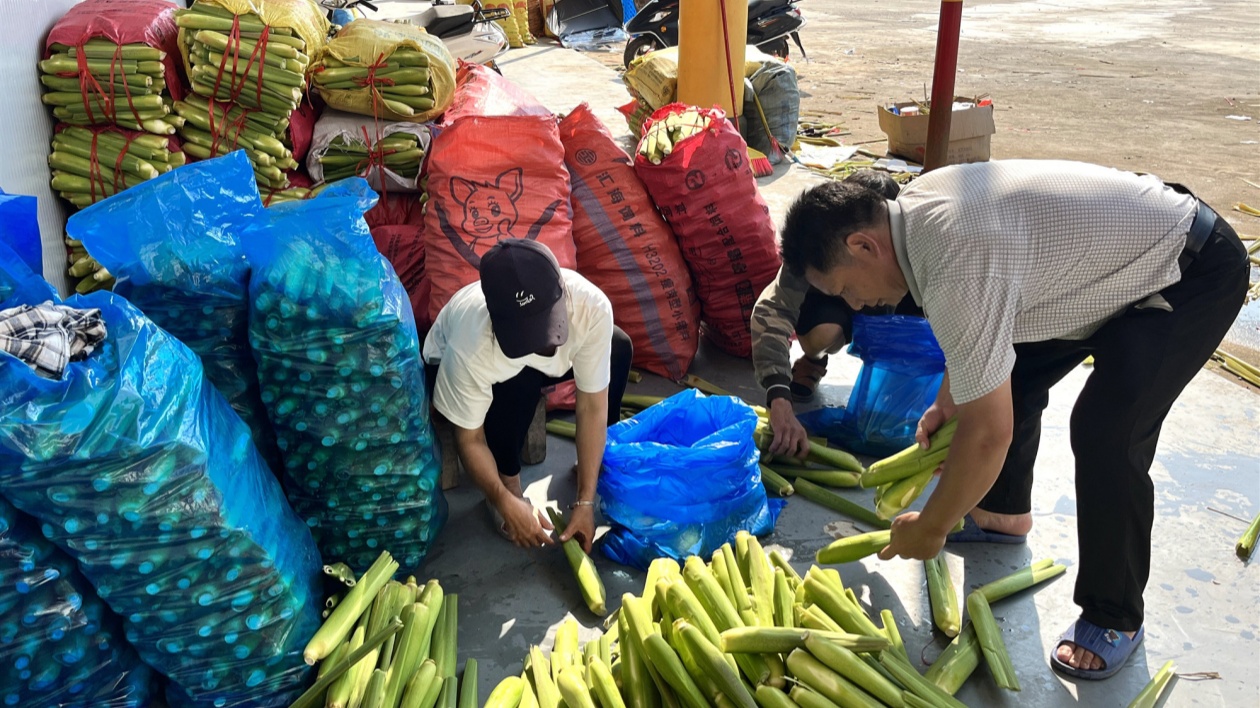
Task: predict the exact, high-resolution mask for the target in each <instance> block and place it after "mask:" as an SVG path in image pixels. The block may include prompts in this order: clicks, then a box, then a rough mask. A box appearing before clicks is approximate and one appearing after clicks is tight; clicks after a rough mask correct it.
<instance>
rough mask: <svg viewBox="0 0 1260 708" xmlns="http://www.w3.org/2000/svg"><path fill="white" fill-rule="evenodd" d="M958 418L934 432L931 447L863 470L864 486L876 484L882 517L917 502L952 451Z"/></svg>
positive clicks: (900, 454)
mask: <svg viewBox="0 0 1260 708" xmlns="http://www.w3.org/2000/svg"><path fill="white" fill-rule="evenodd" d="M957 427H958V420H957V419H952V420H950V421H949V422H947V423H945V425H942V426H941V428H940V429H939V430H937V431H936V432H935V433H933V434H932V436H931V438H930V439H929V441H928V443H929V444H928V449H927V450H924V449H922V448H920V447H919V446H918V445H911V446H910V447H908V448H906V449H905V450H902V451H901V452H898V453H897V454H895V455H893V456H891V457H887V458H885V459H883V460H880V461H879V462H876V463H874V464H872V465H871V466H870V468H869V469H867V470H866V471H865V472H863V473H862V477H861V484H862V486H863V487H867V488H869V487H875V508H876V511H877V513H878V514H879V517H880V518H881V519H891V518H892V517H894V516H896V515H897V514H900V513H901V512H902V511H904V510H905V508H906V507H908V506H910V505H911V504H912V503H914V500H915V499H918V498H919V495H921V494H923V490H924V489H926V488H927V485H928V483H929V482H931V481H932V475H933V474H934V473H935V472H936V469H937V468H938V467H940V466H941V465H942V464H943V463H944V462H945V458H946V456H948V455H949V445H950V442H951V441H952V440H953V439H954V430H955V429H956V428H957Z"/></svg>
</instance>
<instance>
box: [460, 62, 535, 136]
mask: <svg viewBox="0 0 1260 708" xmlns="http://www.w3.org/2000/svg"><path fill="white" fill-rule="evenodd" d="M548 115H551V111H549V110H547V108H546V106H544V105H543V104H541V103H539V102H538V99H536V98H534V97H533V96H531V95H530V94H529V92H527V91H525V90H524V89H522V88H521V87H519V86H517V85H516V84H514V83H512V82H511V81H508V80H507V79H505V78H503V77H502V76H499V75H498V74H497V73H495V71H494V70H493V69H491V68H489V67H487V66H482V65H481V64H470V63H468V62H466V61H461V62H460V63H459V69H458V70H457V71H456V72H455V98H454V99H452V100H451V105H450V106H449V107H448V108H447V109H446V113H445V114H443V118H442V124H443V125H453V124H454V123H455V121H457V120H459V119H460V118H467V117H468V116H548Z"/></svg>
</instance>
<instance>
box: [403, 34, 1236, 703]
mask: <svg viewBox="0 0 1260 708" xmlns="http://www.w3.org/2000/svg"><path fill="white" fill-rule="evenodd" d="M501 66H502V69H503V72H504V74H505V75H506V76H507V77H508V78H510V79H512V80H513V81H515V82H516V83H517V84H519V85H521V86H522V87H524V88H526V89H527V90H529V91H530V92H532V93H533V94H534V95H535V96H537V97H538V98H539V99H540V100H542V101H543V102H544V103H545V104H547V105H548V106H549V107H550V108H551V109H552V110H555V111H557V112H564V111H567V110H570V109H571V108H572V107H573V106H574V105H576V104H577V103H579V102H580V101H583V100H584V101H587V102H589V103H590V104H591V105H592V107H593V108H594V109H595V111H596V114H597V115H599V116H600V117H601V118H602V119H604V121H605V123H606V124H607V125H608V127H609V129H610V130H611V131H612V132H613V133H614V135H618V136H622V137H623V138H626V139H627V140H628V135H627V130H626V127H625V122H624V120H622V119H621V117H620V114H618V113H616V111H615V107H616V106H618V105H621V104H622V103H625V102H626V101H627V100H628V98H627V96H626V94H625V92H624V90H623V89H622V88H621V85H620V82H619V80H618V78H617V76H616V74H615V72H613V71H611V70H609V69H607V68H605V67H603V66H601V65H599V64H598V63H597V62H595V61H593V60H592V59H590V58H589V57H587V56H584V55H581V54H578V53H574V52H569V51H566V50H562V49H560V48H558V47H555V46H539V47H535V48H531V49H526V50H516V51H513V52H511V53H509V54H508V55H507V56H506V61H503V62H501ZM627 144H628V143H627ZM996 156H997V157H1017V156H1018V155H996ZM814 179H815V178H814V177H812V176H811V175H809V174H808V173H802V172H800V171H798V170H795V169H793V170H787V169H784V168H780V170H779V171H778V172H777V173H776V175H775V176H774V177H771V178H766V179H764V180H761V187H762V193H763V195H764V196H765V197H766V199H767V201H768V202H769V203H770V205H771V209H772V212H773V214H774V215H775V217H776V218H778V217H779V216H781V214H782V213H783V210H784V209H785V208H786V206H787V204H788V203H790V201H791V200H792V199H793V198H794V197H795V195H796V194H798V193H799V192H800V191H801V190H802V189H803V188H805V187H807V186H808V185H809V184H811V183H812V181H813V180H814ZM857 369H858V364H857V362H856V360H854V359H853V358H851V357H848V356H844V355H840V356H837V357H834V358H833V365H832V370H831V371H830V372H829V375H828V377H827V379H826V381H825V382H824V385H823V388H822V392H823V398H824V399H825V401H826V402H827V403H829V404H832V405H838V404H841V403H843V402H844V400H845V399H846V397H847V396H848V391H849V384H851V382H852V381H853V379H854V376H855V375H856V372H857ZM692 373H695V374H697V375H699V376H702V377H704V378H706V379H708V380H710V381H712V382H714V383H716V384H719V385H721V386H724V387H726V388H728V389H730V390H732V391H734V392H736V393H738V394H740V395H742V396H744V397H745V398H747V399H748V400H752V401H758V400H759V399H760V397H761V393H760V391H759V390H758V389H757V388H756V386H755V384H754V382H753V380H752V375H751V368H750V366H749V365H748V363H747V362H745V361H741V360H737V359H733V358H731V357H728V356H726V355H724V354H721V353H719V352H717V351H715V350H714V349H712V348H711V347H708V346H702V348H701V354H700V356H699V357H698V358H697V360H696V363H695V364H694V365H693V367H692ZM1088 375H1089V371H1088V369H1086V368H1081V369H1078V370H1077V371H1075V372H1073V373H1072V374H1071V375H1069V376H1068V377H1067V378H1066V379H1065V380H1064V381H1063V382H1062V383H1061V384H1060V385H1059V386H1058V387H1056V388H1055V389H1054V391H1053V392H1052V394H1051V400H1050V407H1049V409H1048V410H1047V411H1046V414H1045V422H1044V433H1043V436H1042V445H1041V455H1040V458H1039V460H1038V464H1037V474H1038V479H1037V484H1036V488H1035V498H1034V509H1033V513H1034V516H1035V518H1036V526H1035V528H1034V530H1033V532H1032V534H1031V535H1030V538H1029V543H1028V545H1027V546H1026V547H1025V546H1017V547H992V546H989V547H985V546H976V547H971V548H967V547H953V546H951V547H949V548H948V549H947V550H948V552H949V563H950V568H951V571H952V574H953V577H954V581H955V583H956V585H957V586H958V588H959V590H960V592H965V591H966V590H969V589H971V588H974V587H975V586H977V585H979V584H982V583H984V582H987V581H989V580H992V579H994V578H996V577H999V576H1001V575H1004V574H1006V573H1008V572H1011V571H1012V570H1014V569H1016V568H1019V567H1022V566H1023V565H1026V564H1027V563H1028V562H1029V561H1030V560H1036V559H1040V558H1045V557H1052V558H1055V559H1056V560H1058V561H1059V562H1062V563H1065V564H1066V565H1068V572H1067V574H1066V575H1065V576H1064V577H1061V578H1059V579H1057V580H1055V581H1053V582H1052V583H1050V584H1048V585H1047V586H1045V587H1042V588H1040V589H1039V590H1038V591H1037V592H1036V593H1025V594H1023V595H1020V596H1017V597H1014V598H1011V599H1009V600H1005V601H1003V602H1002V603H1000V604H998V605H997V606H995V607H994V612H995V614H996V616H997V619H998V622H999V625H1000V626H1001V627H1002V628H1003V630H1004V631H1005V633H1006V641H1007V645H1008V647H1009V649H1010V651H1011V654H1012V659H1013V661H1014V664H1015V668H1016V671H1017V673H1018V675H1019V678H1020V681H1021V683H1022V684H1023V691H1022V692H1021V693H1019V694H1011V693H1004V692H1001V691H1000V690H999V689H997V688H996V687H995V686H994V684H993V682H992V680H991V679H990V678H989V676H988V672H987V669H985V668H984V667H981V668H980V669H979V670H977V672H976V673H975V674H974V675H973V677H972V679H971V680H970V681H969V682H968V683H967V685H966V686H964V687H963V689H962V690H961V691H960V693H959V698H960V699H961V700H963V701H964V702H966V703H967V704H969V705H972V706H1002V705H1012V706H1013V705H1017V704H1019V705H1023V706H1026V707H1028V708H1032V707H1040V706H1070V705H1083V706H1126V705H1128V703H1129V701H1130V700H1131V699H1132V697H1133V696H1134V695H1136V693H1137V692H1138V691H1139V690H1140V689H1141V687H1142V686H1143V685H1144V684H1145V683H1146V681H1147V679H1148V678H1149V676H1150V675H1151V674H1153V673H1154V672H1155V671H1156V670H1157V669H1158V668H1159V666H1160V665H1161V664H1162V663H1163V662H1164V661H1165V660H1167V659H1173V660H1175V661H1176V662H1177V666H1178V670H1179V671H1181V672H1186V673H1188V672H1217V673H1218V674H1219V675H1220V677H1221V678H1220V679H1219V680H1203V681H1199V680H1189V679H1178V680H1177V681H1176V682H1175V683H1174V686H1173V689H1172V693H1171V695H1170V697H1169V699H1168V700H1167V702H1166V703H1165V705H1167V706H1189V705H1205V706H1218V705H1260V676H1258V675H1257V674H1258V672H1257V668H1260V662H1258V661H1257V655H1258V653H1260V643H1258V639H1257V635H1260V569H1258V568H1257V567H1255V563H1253V564H1251V565H1244V564H1242V563H1241V562H1240V561H1238V559H1237V558H1235V556H1234V553H1233V546H1234V542H1235V540H1236V539H1237V537H1238V535H1239V534H1241V533H1242V531H1243V529H1244V527H1245V524H1244V523H1242V522H1239V521H1235V520H1233V519H1230V518H1228V517H1226V516H1224V515H1222V514H1219V513H1216V512H1214V511H1212V510H1213V509H1215V510H1219V511H1222V512H1227V513H1229V514H1233V515H1235V516H1238V517H1243V518H1251V517H1252V516H1253V515H1255V514H1256V512H1257V510H1258V507H1260V395H1257V393H1256V392H1255V391H1254V390H1251V389H1246V388H1243V387H1242V386H1240V385H1238V384H1237V383H1235V382H1234V381H1231V380H1227V379H1225V378H1223V377H1222V376H1221V375H1219V374H1216V373H1213V372H1209V371H1204V372H1202V373H1201V374H1200V375H1199V376H1198V377H1196V378H1195V380H1194V381H1193V382H1192V383H1191V384H1190V386H1189V387H1188V389H1187V390H1186V392H1185V394H1184V395H1183V396H1182V399H1181V400H1180V401H1179V402H1178V403H1177V405H1176V406H1175V407H1174V408H1173V410H1172V413H1171V414H1170V415H1169V418H1168V420H1167V423H1166V424H1165V426H1164V433H1163V439H1162V441H1161V445H1160V449H1159V454H1158V456H1157V458H1156V462H1155V465H1154V468H1153V470H1152V473H1151V474H1152V478H1153V479H1154V482H1155V488H1156V506H1157V517H1156V522H1155V529H1154V563H1153V568H1152V574H1151V580H1150V584H1149V586H1148V588H1147V591H1146V604H1147V617H1148V622H1147V639H1146V641H1145V643H1144V645H1143V646H1141V647H1140V648H1139V649H1138V651H1137V652H1136V654H1135V655H1134V658H1133V659H1132V660H1131V662H1130V666H1128V667H1126V669H1125V670H1124V671H1122V672H1121V673H1120V674H1119V675H1118V676H1116V677H1115V678H1113V679H1111V680H1109V681H1105V682H1101V683H1090V682H1074V681H1070V680H1066V679H1063V678H1060V677H1059V676H1057V675H1056V674H1054V673H1053V672H1052V671H1051V670H1050V668H1049V667H1048V665H1047V656H1048V655H1049V652H1050V651H1051V650H1052V648H1053V647H1054V645H1055V644H1056V640H1057V638H1058V636H1059V634H1060V633H1061V632H1062V631H1063V630H1064V629H1065V628H1066V627H1067V625H1068V624H1069V623H1070V622H1071V621H1072V620H1073V619H1075V618H1076V616H1077V608H1076V607H1075V605H1073V603H1072V600H1071V593H1072V583H1073V582H1074V580H1075V567H1074V566H1075V559H1076V557H1077V551H1076V541H1075V524H1074V519H1075V509H1076V504H1075V494H1074V491H1073V485H1072V475H1073V471H1072V470H1073V466H1072V457H1071V455H1072V453H1071V449H1070V445H1069V441H1068V428H1067V426H1068V418H1069V415H1070V413H1071V408H1072V404H1073V402H1074V401H1075V398H1076V395H1077V394H1078V393H1079V391H1080V389H1081V386H1082V385H1083V383H1084V381H1085V379H1086V378H1087V377H1088ZM631 390H632V392H635V393H648V394H668V393H672V392H674V391H677V390H678V388H677V387H676V386H675V385H673V384H672V383H670V382H667V381H664V380H661V379H658V378H655V377H645V381H644V383H642V384H639V385H636V386H632V387H631ZM573 461H574V448H573V445H572V443H570V442H568V441H564V440H559V439H556V438H551V439H550V440H549V444H548V457H547V461H546V462H545V463H544V464H542V465H537V466H533V467H529V468H526V470H525V471H524V473H523V480H524V482H525V487H526V493H527V496H529V498H531V499H532V500H533V501H535V503H537V504H540V505H541V504H545V503H548V502H550V503H553V504H554V503H559V504H560V505H561V506H562V507H563V506H567V504H568V503H569V502H570V501H572V498H573V480H572V478H571V474H570V471H569V470H570V467H571V466H572V464H573ZM851 494H852V496H853V497H854V498H861V499H863V500H866V501H869V499H868V498H867V497H868V493H858V492H854V493H851ZM448 499H449V501H450V505H451V518H450V521H449V523H448V526H447V528H446V530H445V532H444V533H443V534H442V537H441V539H440V540H439V542H438V544H437V546H436V547H435V549H434V552H433V554H432V556H431V559H430V561H429V563H428V564H427V566H426V567H425V568H424V575H426V576H431V577H439V578H441V579H442V582H443V585H444V587H446V588H447V589H448V592H457V593H459V594H460V610H461V615H462V617H461V623H460V624H461V627H460V656H461V661H462V660H463V659H466V658H470V657H475V658H476V659H478V661H479V663H480V677H481V678H480V681H481V691H482V697H483V698H484V697H485V696H487V695H488V693H489V691H490V689H491V688H492V687H493V685H494V684H495V683H497V681H498V680H500V679H501V678H503V677H504V676H506V675H508V674H510V673H519V672H520V670H521V659H522V658H523V657H524V655H525V652H526V650H527V648H528V647H529V645H531V644H542V645H544V646H549V643H550V641H551V635H552V634H553V632H554V628H555V626H556V625H557V624H558V623H559V622H560V621H561V620H563V619H564V618H565V617H566V616H567V615H568V614H572V615H573V616H575V617H576V618H577V619H578V621H579V622H580V623H581V624H582V625H583V626H584V627H596V626H598V621H597V618H595V617H594V616H592V615H591V614H590V613H588V612H587V611H586V609H585V607H584V606H583V604H582V602H581V598H580V597H579V595H578V594H577V591H576V588H575V587H574V585H573V582H572V580H571V576H570V573H569V570H568V566H567V564H566V562H565V559H564V556H563V554H562V553H561V552H559V550H554V549H553V550H541V551H534V552H524V551H520V550H517V549H515V548H513V547H511V546H510V545H509V544H508V543H507V542H506V541H503V540H502V539H500V538H499V537H498V536H497V535H496V534H495V533H494V531H493V530H492V529H491V526H490V523H489V521H488V516H487V512H486V508H485V504H484V503H483V502H482V500H481V498H480V495H479V494H478V492H477V491H476V490H475V489H474V488H473V487H472V486H471V485H470V484H469V483H467V482H466V481H465V483H464V484H463V485H462V486H461V487H460V488H458V489H456V490H453V491H452V492H450V493H449V494H448ZM835 521H836V516H835V514H833V513H831V512H829V511H827V510H825V509H822V508H821V507H818V506H816V505H814V504H812V503H811V502H808V501H805V500H803V499H799V498H793V499H792V500H790V502H789V504H788V506H787V508H786V509H785V511H784V513H783V515H782V517H781V518H780V520H779V524H778V528H777V529H776V531H775V532H774V533H773V534H772V535H771V536H769V537H767V538H766V539H764V541H763V543H764V544H765V545H766V546H767V547H778V548H780V549H782V550H783V552H785V553H790V554H791V556H792V562H793V564H794V565H795V566H796V567H797V568H798V569H800V570H804V569H806V568H808V566H809V563H810V559H812V557H813V554H814V552H815V551H817V550H818V549H819V548H821V547H822V546H823V545H825V544H826V543H827V542H828V541H829V540H830V538H831V537H830V535H829V531H834V530H836V528H837V527H836V526H834V525H832V524H833V522H835ZM850 531H851V529H849V530H848V531H844V530H841V533H847V532H850ZM596 562H597V564H598V565H599V566H600V570H601V572H602V574H603V577H604V581H605V584H606V586H607V589H608V596H609V605H610V607H616V606H617V605H618V604H619V598H620V596H621V594H622V593H623V592H634V593H638V592H640V591H641V586H642V580H643V579H642V574H640V573H638V572H637V571H633V570H629V569H627V568H624V567H621V566H616V565H614V564H612V563H610V562H608V561H606V560H604V559H603V558H602V557H600V556H598V554H597V555H596ZM839 570H840V572H841V575H842V576H843V577H844V580H845V582H846V584H847V585H849V586H851V587H853V588H854V589H855V591H856V592H857V594H858V596H859V597H860V599H861V600H862V602H863V603H865V604H866V605H867V606H868V607H870V608H873V610H875V611H878V610H879V609H881V608H889V609H891V610H892V611H893V613H894V614H895V616H896V619H897V622H898V625H899V627H900V629H901V632H902V635H903V637H904V639H905V642H906V646H907V649H908V650H909V651H910V653H911V655H912V657H918V656H920V655H921V656H922V657H923V658H924V660H925V661H930V660H931V659H932V658H934V657H935V656H936V654H937V653H939V651H940V649H941V648H942V647H943V646H944V642H943V639H942V638H941V637H940V636H939V634H937V635H934V634H933V631H932V623H931V617H930V614H929V607H928V599H927V593H926V589H925V585H924V575H923V570H922V565H921V564H919V563H915V562H909V561H903V560H896V561H889V562H881V561H878V560H866V561H863V562H860V563H853V564H849V565H846V566H843V567H841V568H840V569H839ZM924 666H925V665H921V668H923V667H924Z"/></svg>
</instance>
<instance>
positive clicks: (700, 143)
mask: <svg viewBox="0 0 1260 708" xmlns="http://www.w3.org/2000/svg"><path fill="white" fill-rule="evenodd" d="M689 109H690V107H689V106H686V105H684V104H681V103H671V104H670V105H668V106H664V107H662V108H661V109H660V110H658V111H656V112H655V113H653V114H652V117H651V118H650V119H649V120H648V122H647V123H646V124H644V127H643V129H644V133H646V132H647V131H648V130H650V129H651V126H652V123H654V122H656V121H658V120H661V119H663V118H664V117H665V116H667V115H670V114H672V113H682V112H684V111H686V110H689ZM701 113H702V114H703V115H704V116H705V117H706V118H707V120H708V127H707V128H706V129H705V130H704V131H703V132H701V133H698V134H696V135H694V136H692V137H690V138H687V139H685V140H681V141H679V142H678V143H677V144H676V145H674V148H673V152H671V153H670V154H669V155H668V156H666V157H665V159H664V160H662V161H661V164H659V165H653V164H652V163H651V162H650V161H648V159H647V158H645V157H643V155H640V154H638V153H636V154H635V160H634V169H635V172H636V173H637V174H638V175H639V178H640V179H642V180H643V184H644V185H646V186H647V189H648V193H649V194H651V195H652V200H653V201H654V202H656V206H657V207H658V208H659V209H660V211H661V216H663V217H665V221H667V222H669V225H670V226H671V227H672V228H673V229H674V234H675V235H676V236H677V237H678V245H679V246H681V247H682V254H683V258H685V259H686V260H687V265H688V266H689V267H690V268H691V276H692V278H694V279H695V283H696V293H697V294H698V295H699V296H700V312H701V314H700V317H701V319H702V320H703V324H704V327H703V332H704V334H705V336H706V337H708V338H709V340H710V341H712V342H713V343H714V344H716V345H717V346H718V347H719V348H721V349H722V351H725V352H726V353H728V354H733V355H735V356H740V357H744V358H748V357H749V356H751V354H752V352H751V348H752V336H751V335H750V333H749V329H748V322H749V319H750V317H751V316H752V308H753V304H754V303H755V302H756V301H757V296H758V295H760V294H761V291H762V290H764V289H765V287H766V286H767V285H769V284H770V281H771V280H774V277H775V274H776V273H778V271H779V254H778V250H777V249H776V247H775V240H774V223H773V222H772V221H771V220H770V208H769V207H767V206H766V202H765V200H763V199H762V198H761V193H760V192H758V191H757V180H756V178H755V177H753V173H752V169H751V168H750V167H749V165H748V146H747V145H746V144H745V143H744V139H743V138H742V137H740V135H739V131H737V130H736V129H735V127H734V126H732V125H731V124H730V122H729V121H727V120H726V114H725V113H723V112H722V110H721V109H718V108H711V109H707V110H704V111H701Z"/></svg>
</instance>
